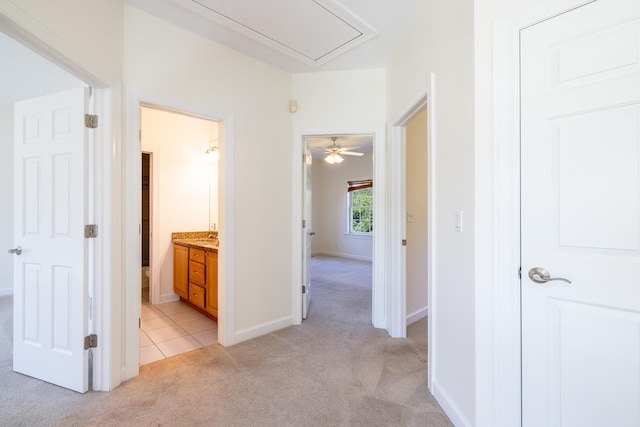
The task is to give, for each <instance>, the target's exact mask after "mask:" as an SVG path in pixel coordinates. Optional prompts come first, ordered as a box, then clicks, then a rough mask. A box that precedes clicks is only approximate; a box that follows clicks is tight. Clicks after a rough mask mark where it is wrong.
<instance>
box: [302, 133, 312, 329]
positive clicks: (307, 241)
mask: <svg viewBox="0 0 640 427" xmlns="http://www.w3.org/2000/svg"><path fill="white" fill-rule="evenodd" d="M303 150H304V153H305V161H304V166H303V171H302V176H303V177H304V185H303V189H302V192H303V194H302V203H303V207H302V218H303V219H304V222H305V226H304V227H303V230H302V257H303V259H302V284H303V286H304V289H305V291H304V292H303V294H302V318H303V319H306V318H307V315H308V314H309V305H310V304H311V274H310V272H309V264H310V262H311V239H312V237H313V235H314V233H313V222H312V217H311V213H312V203H311V165H312V163H313V157H312V156H311V148H310V147H309V144H308V142H307V140H306V139H305V140H304V147H303Z"/></svg>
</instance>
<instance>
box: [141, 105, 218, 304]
mask: <svg viewBox="0 0 640 427" xmlns="http://www.w3.org/2000/svg"><path fill="white" fill-rule="evenodd" d="M140 123H141V130H142V151H144V152H149V153H151V161H152V177H151V182H152V186H151V191H152V195H151V201H152V205H151V209H152V211H151V212H152V214H151V218H152V223H151V225H152V232H153V237H152V240H151V242H152V246H151V254H152V259H151V271H152V279H153V280H154V282H153V283H152V285H151V286H153V287H156V286H158V287H159V292H157V295H159V297H160V300H159V301H157V302H156V303H162V302H167V301H172V300H177V299H178V296H177V295H175V294H174V292H173V245H172V243H171V233H173V232H180V231H207V230H208V229H209V228H208V227H209V197H210V193H209V174H210V172H211V171H210V169H212V168H213V169H215V173H217V164H216V163H211V156H210V155H207V154H205V151H206V150H207V147H208V146H209V141H210V140H212V139H216V138H217V135H218V124H217V123H216V122H212V121H208V120H203V119H198V118H194V117H188V116H185V115H180V114H175V113H168V112H165V111H159V110H154V109H150V108H141V109H140ZM214 195H215V194H214ZM215 196H216V197H217V195H215ZM154 292H156V291H154Z"/></svg>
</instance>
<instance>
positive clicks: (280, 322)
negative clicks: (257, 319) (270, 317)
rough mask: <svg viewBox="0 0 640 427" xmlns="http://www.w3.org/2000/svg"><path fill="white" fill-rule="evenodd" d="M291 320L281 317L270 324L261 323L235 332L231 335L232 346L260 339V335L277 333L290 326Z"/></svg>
mask: <svg viewBox="0 0 640 427" xmlns="http://www.w3.org/2000/svg"><path fill="white" fill-rule="evenodd" d="M292 324H293V323H292V319H291V316H287V317H283V318H281V319H277V320H274V321H272V322H267V323H262V324H260V325H256V326H252V327H251V328H247V329H243V330H241V331H238V332H236V333H235V334H234V335H233V341H232V343H231V344H232V345H234V344H239V343H241V342H243V341H248V340H250V339H253V338H257V337H260V336H262V335H266V334H269V333H271V332H275V331H278V330H280V329H284V328H286V327H288V326H291V325H292Z"/></svg>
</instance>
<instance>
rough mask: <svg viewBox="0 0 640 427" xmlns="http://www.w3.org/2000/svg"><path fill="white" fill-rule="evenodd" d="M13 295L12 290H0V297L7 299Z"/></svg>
mask: <svg viewBox="0 0 640 427" xmlns="http://www.w3.org/2000/svg"><path fill="white" fill-rule="evenodd" d="M11 295H13V288H7V289H0V297H8V296H11Z"/></svg>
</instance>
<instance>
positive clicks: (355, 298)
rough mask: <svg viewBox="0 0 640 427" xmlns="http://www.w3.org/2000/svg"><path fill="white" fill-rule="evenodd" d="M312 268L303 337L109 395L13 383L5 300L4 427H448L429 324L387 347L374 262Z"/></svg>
mask: <svg viewBox="0 0 640 427" xmlns="http://www.w3.org/2000/svg"><path fill="white" fill-rule="evenodd" d="M311 268H312V277H313V285H312V286H313V288H312V290H313V297H312V303H311V309H310V315H309V319H308V320H307V321H305V322H304V323H303V324H302V326H298V327H295V326H292V327H289V328H286V329H284V330H281V331H278V332H275V333H272V334H268V335H266V336H263V337H260V338H257V339H254V340H251V341H248V342H245V343H241V344H238V345H236V346H233V347H229V348H224V347H222V346H219V345H212V346H209V347H205V348H203V349H200V350H196V351H193V352H190V353H185V354H182V355H179V356H176V357H173V358H170V359H165V360H161V361H159V362H156V363H152V364H149V365H145V366H142V367H141V368H140V375H139V376H138V377H137V378H134V379H133V380H130V381H128V382H126V383H124V384H122V385H121V386H120V387H118V388H117V389H116V390H114V391H111V392H109V393H104V392H92V393H86V394H84V395H82V394H77V393H74V392H72V391H68V390H65V389H62V388H60V387H56V386H53V385H51V384H47V383H44V382H41V381H38V380H35V379H32V378H29V377H26V376H23V375H20V374H16V373H14V372H12V370H11V352H12V349H11V335H12V331H11V328H12V326H11V324H12V319H11V318H12V314H11V312H12V308H11V304H12V302H11V298H10V297H3V298H0V425H3V426H4V425H7V426H32V425H54V426H58V425H60V426H62V425H64V426H75V425H78V426H80V425H83V426H86V425H108V426H134V425H135V426H174V425H189V426H450V425H452V424H451V423H450V421H449V420H448V419H447V417H446V416H445V415H444V413H443V412H442V410H441V408H440V407H439V406H438V404H437V403H436V401H435V399H434V398H433V396H431V394H430V393H429V392H428V390H427V387H426V372H427V364H426V361H427V327H426V325H427V323H426V319H423V320H422V321H419V322H416V323H414V324H413V325H411V326H410V327H409V331H408V335H409V338H408V339H406V340H400V339H392V338H389V337H388V335H387V333H386V332H385V331H381V330H377V329H374V328H373V327H372V326H371V264H370V263H366V262H360V261H348V260H347V261H345V260H340V259H336V258H329V257H314V258H313V260H312V266H311Z"/></svg>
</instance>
